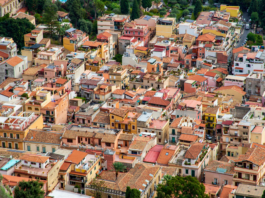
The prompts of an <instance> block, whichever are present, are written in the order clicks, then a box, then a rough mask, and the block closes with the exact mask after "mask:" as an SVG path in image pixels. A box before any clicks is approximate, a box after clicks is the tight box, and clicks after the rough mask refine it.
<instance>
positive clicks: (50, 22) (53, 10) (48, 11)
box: [43, 1, 59, 37]
mask: <svg viewBox="0 0 265 198" xmlns="http://www.w3.org/2000/svg"><path fill="white" fill-rule="evenodd" d="M57 11H58V8H57V6H56V5H55V4H54V3H52V2H51V1H47V2H46V3H45V5H44V14H43V21H44V22H45V24H46V25H47V26H48V29H49V32H50V37H52V35H53V34H55V32H54V31H55V29H56V27H57V26H58V25H59V22H58V21H57V19H58V15H57Z"/></svg>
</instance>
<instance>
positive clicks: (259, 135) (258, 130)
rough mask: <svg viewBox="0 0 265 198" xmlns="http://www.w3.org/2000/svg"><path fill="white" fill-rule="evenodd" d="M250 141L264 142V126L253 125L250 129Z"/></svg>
mask: <svg viewBox="0 0 265 198" xmlns="http://www.w3.org/2000/svg"><path fill="white" fill-rule="evenodd" d="M250 141H251V143H258V144H262V145H263V144H264V143H265V128H263V126H255V128H254V129H253V130H252V131H251V139H250Z"/></svg>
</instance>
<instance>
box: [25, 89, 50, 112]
mask: <svg viewBox="0 0 265 198" xmlns="http://www.w3.org/2000/svg"><path fill="white" fill-rule="evenodd" d="M37 89H39V88H37ZM49 102H51V93H50V92H49V91H40V90H39V91H37V92H36V95H34V96H32V97H31V98H29V99H28V100H26V101H25V109H26V111H27V112H34V113H36V114H40V111H41V108H43V107H45V106H46V105H47V104H48V103H49Z"/></svg>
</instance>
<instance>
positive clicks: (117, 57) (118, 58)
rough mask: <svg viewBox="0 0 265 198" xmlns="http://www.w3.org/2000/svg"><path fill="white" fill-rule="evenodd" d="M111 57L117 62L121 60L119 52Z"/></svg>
mask: <svg viewBox="0 0 265 198" xmlns="http://www.w3.org/2000/svg"><path fill="white" fill-rule="evenodd" d="M113 59H114V60H115V61H117V62H119V63H121V62H122V55H121V54H116V55H115V56H114V57H113Z"/></svg>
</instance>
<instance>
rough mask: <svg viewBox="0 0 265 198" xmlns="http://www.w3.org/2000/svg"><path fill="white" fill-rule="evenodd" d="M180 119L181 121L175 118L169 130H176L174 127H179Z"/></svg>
mask: <svg viewBox="0 0 265 198" xmlns="http://www.w3.org/2000/svg"><path fill="white" fill-rule="evenodd" d="M181 119H182V117H180V118H176V119H175V120H174V121H173V122H172V123H171V125H170V127H171V128H176V127H178V125H179V123H180V121H181Z"/></svg>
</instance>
